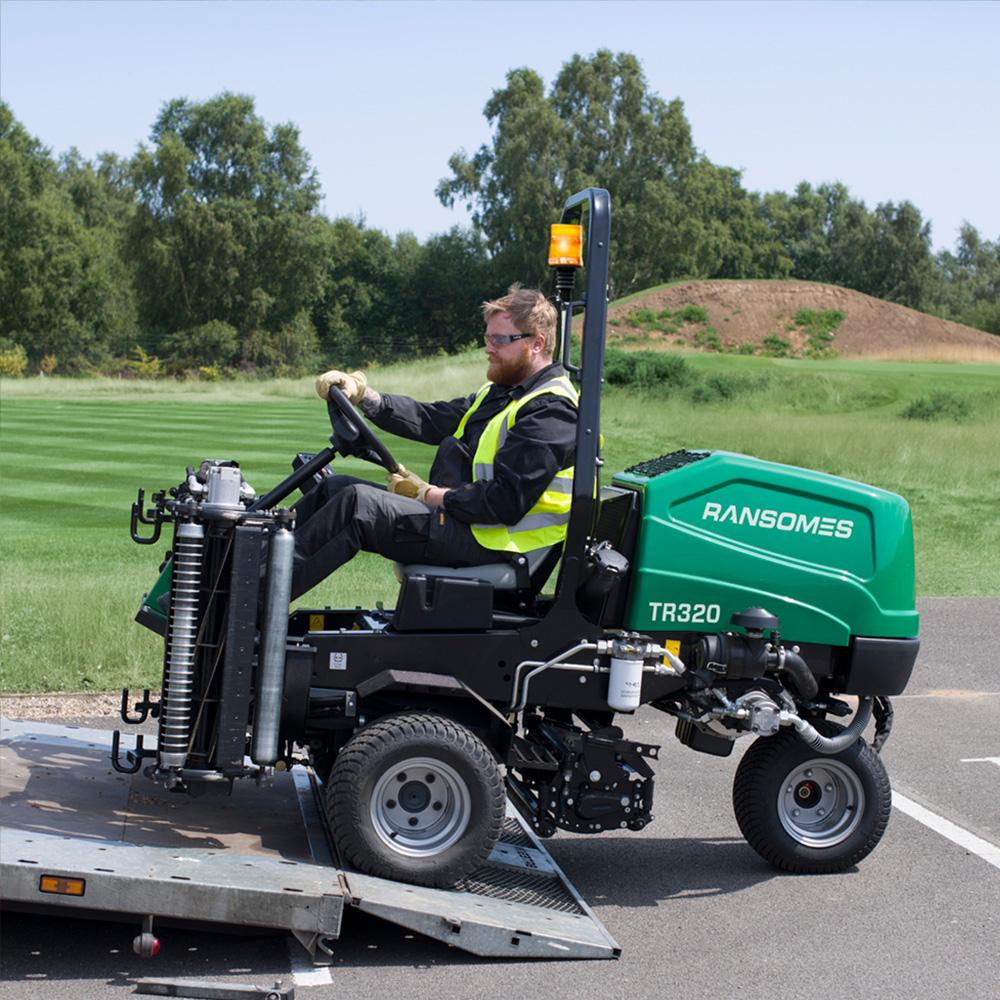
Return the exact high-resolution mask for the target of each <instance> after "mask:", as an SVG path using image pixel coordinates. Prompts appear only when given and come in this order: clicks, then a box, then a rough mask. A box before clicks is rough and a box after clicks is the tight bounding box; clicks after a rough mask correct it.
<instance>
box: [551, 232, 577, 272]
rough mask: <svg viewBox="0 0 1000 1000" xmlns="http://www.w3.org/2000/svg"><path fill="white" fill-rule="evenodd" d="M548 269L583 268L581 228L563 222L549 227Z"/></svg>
mask: <svg viewBox="0 0 1000 1000" xmlns="http://www.w3.org/2000/svg"><path fill="white" fill-rule="evenodd" d="M549 267H583V226H578V225H572V224H568V223H565V222H557V223H554V224H553V225H552V226H551V231H550V234H549Z"/></svg>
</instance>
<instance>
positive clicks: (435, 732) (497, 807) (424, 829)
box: [326, 713, 506, 887]
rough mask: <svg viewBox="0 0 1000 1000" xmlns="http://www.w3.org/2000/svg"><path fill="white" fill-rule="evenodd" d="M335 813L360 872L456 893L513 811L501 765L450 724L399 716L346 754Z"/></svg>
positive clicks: (343, 847)
mask: <svg viewBox="0 0 1000 1000" xmlns="http://www.w3.org/2000/svg"><path fill="white" fill-rule="evenodd" d="M326 810H327V816H328V818H329V820H330V827H331V829H332V831H333V837H334V842H335V843H336V845H337V849H338V850H339V851H340V853H341V855H342V857H343V860H344V861H346V862H347V863H348V864H350V865H352V866H353V867H355V868H357V869H359V870H360V871H363V872H367V873H368V874H371V875H378V876H381V877H383V878H391V879H398V880H400V881H403V882H413V883H415V884H418V885H431V886H439V887H443V886H450V885H454V884H455V882H457V881H458V880H459V879H461V878H462V877H463V876H465V875H468V874H469V873H470V872H471V871H473V869H475V868H477V867H479V866H480V865H482V864H483V863H484V862H485V861H486V859H487V858H488V857H489V854H490V851H491V850H492V849H493V845H494V844H495V843H496V841H497V838H498V837H499V836H500V830H501V827H502V826H503V820H504V814H505V810H506V796H505V794H504V784H503V778H502V776H501V774H500V770H499V768H498V767H497V763H496V761H495V760H494V759H493V755H492V754H491V753H490V751H489V750H488V749H487V748H486V746H485V745H484V744H483V742H482V741H481V740H480V739H479V738H478V737H477V736H476V735H475V734H473V733H472V732H470V731H469V730H468V729H466V728H465V727H464V726H462V725H460V724H458V723H457V722H453V721H452V720H450V719H447V718H443V717H441V716H436V715H430V714H423V713H419V714H418V713H407V714H403V715H395V716H389V717H388V718H385V719H381V720H379V721H378V722H376V723H374V724H373V725H371V726H369V727H367V728H366V729H364V730H362V731H361V732H360V733H358V734H357V735H356V736H354V737H353V738H352V739H351V740H350V741H349V742H348V743H347V744H346V745H345V746H344V748H343V749H342V750H341V751H340V753H339V754H338V756H337V759H336V761H335V763H334V765H333V769H332V770H331V772H330V780H329V781H328V783H327V791H326Z"/></svg>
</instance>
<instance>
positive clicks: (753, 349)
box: [736, 344, 757, 354]
mask: <svg viewBox="0 0 1000 1000" xmlns="http://www.w3.org/2000/svg"><path fill="white" fill-rule="evenodd" d="M736 353H737V354H756V353H757V345H756V344H740V346H739V347H737V348H736Z"/></svg>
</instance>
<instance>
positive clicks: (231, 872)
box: [0, 719, 620, 962]
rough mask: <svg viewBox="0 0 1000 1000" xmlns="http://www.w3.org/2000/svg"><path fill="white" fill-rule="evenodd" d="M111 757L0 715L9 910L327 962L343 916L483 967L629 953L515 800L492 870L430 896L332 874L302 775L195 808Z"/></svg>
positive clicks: (296, 771)
mask: <svg viewBox="0 0 1000 1000" xmlns="http://www.w3.org/2000/svg"><path fill="white" fill-rule="evenodd" d="M146 742H147V745H149V744H150V742H151V741H150V739H149V738H148V737H147V740H146ZM110 749H111V733H110V732H108V731H105V730H95V729H81V728H76V727H71V726H59V725H52V724H47V723H38V722H17V721H10V720H6V719H4V720H0V886H2V888H0V901H2V902H3V903H4V904H5V905H11V906H17V905H31V906H49V907H53V908H56V907H58V908H60V909H63V910H65V911H66V912H67V913H69V912H71V911H73V910H79V911H87V912H89V913H94V912H96V913H103V914H115V915H122V914H133V915H135V917H136V918H137V919H138V918H142V917H145V916H147V915H153V916H154V917H163V918H167V917H169V918H173V919H181V920H197V921H199V922H208V923H216V924H220V925H225V926H227V927H229V928H232V927H241V926H251V927H274V928H281V929H285V930H288V931H289V932H291V933H293V934H294V935H295V936H296V938H298V940H299V941H300V942H301V943H302V944H303V946H304V947H306V948H307V949H308V950H309V952H310V954H311V955H312V956H313V959H314V960H315V961H317V962H328V961H329V960H330V956H331V943H332V942H333V941H334V940H335V939H336V938H337V937H339V935H340V931H341V924H342V919H343V913H344V910H345V908H356V909H359V910H363V911H365V912H366V913H371V914H373V915H374V916H377V917H380V918H383V919H385V920H388V921H391V922H393V923H395V924H399V925H400V926H403V927H406V928H408V929H411V930H413V931H416V932H419V933H421V934H424V935H426V936H428V937H432V938H436V939H437V940H440V941H443V942H445V943H447V944H449V945H452V946H454V947H457V948H460V949H462V950H465V951H468V952H471V953H473V954H476V955H481V956H486V957H517V956H520V957H524V958H543V957H548V958H615V957H617V956H618V955H619V953H620V949H619V948H618V945H617V944H616V943H615V941H614V939H613V938H612V937H611V936H610V935H609V934H608V932H607V931H606V930H605V928H604V926H603V925H602V924H601V922H600V921H599V920H598V919H597V917H596V916H595V915H594V914H593V912H592V911H591V910H590V908H589V907H588V906H587V904H586V903H585V902H584V901H583V900H582V899H581V898H580V896H579V894H578V893H577V892H576V890H575V889H574V888H573V886H572V885H571V884H570V883H569V881H568V880H567V879H566V877H565V875H564V874H563V873H562V871H561V870H560V869H559V867H558V866H557V865H556V864H555V862H554V861H553V860H552V858H551V857H550V855H549V854H548V852H547V851H546V850H545V849H544V848H543V847H542V845H541V844H540V843H539V841H538V840H537V839H536V838H535V836H534V834H533V833H532V832H531V831H530V830H528V829H527V828H526V827H525V825H524V824H523V823H522V821H521V820H520V817H519V816H517V814H516V813H515V812H514V810H513V808H512V807H511V806H510V805H509V804H508V818H507V822H506V824H505V827H504V832H503V834H502V835H501V840H500V842H499V843H498V844H497V846H496V848H495V849H494V851H493V853H492V854H491V856H490V859H489V862H488V864H487V865H485V866H483V867H482V868H480V869H478V870H477V871H475V872H473V873H472V875H471V876H469V877H468V878H467V879H465V880H464V881H463V882H461V883H459V885H458V886H457V887H456V888H455V889H452V890H442V889H427V888H423V887H420V886H411V885H406V884H404V883H401V882H393V881H389V880H387V879H379V878H374V877H372V876H368V875H362V874H360V873H358V872H354V871H351V870H350V869H346V868H343V867H339V866H337V865H336V864H335V861H334V858H333V856H332V855H331V851H330V847H329V843H328V837H327V832H326V827H325V823H324V820H323V817H322V812H321V810H320V808H319V807H318V804H317V798H316V793H317V788H316V784H317V783H316V781H315V779H314V777H313V776H312V774H311V772H310V771H308V770H307V769H305V768H300V767H296V768H293V769H292V771H291V772H278V773H276V774H275V776H274V780H273V781H272V782H271V783H270V784H269V786H268V787H266V788H257V787H255V786H254V785H253V784H251V783H248V782H239V781H237V782H236V783H235V786H234V791H233V794H232V796H218V797H215V796H203V797H199V798H191V797H189V796H187V795H174V794H172V793H170V792H168V791H166V790H165V789H164V788H162V787H161V786H159V785H156V784H154V783H153V782H152V781H150V780H149V779H148V778H145V777H144V776H143V775H142V774H141V773H140V774H136V775H124V774H119V773H118V772H116V771H115V770H113V769H112V767H111V764H110ZM43 875H46V876H51V877H54V878H55V879H56V880H59V879H63V880H65V879H73V878H75V879H83V880H84V882H85V885H84V891H83V894H82V895H80V896H71V895H62V894H52V893H44V892H42V890H41V877H42V876H43Z"/></svg>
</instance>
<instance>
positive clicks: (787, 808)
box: [778, 757, 865, 848]
mask: <svg viewBox="0 0 1000 1000" xmlns="http://www.w3.org/2000/svg"><path fill="white" fill-rule="evenodd" d="M864 809H865V790H864V786H863V785H862V784H861V780H860V779H859V777H858V775H857V774H856V773H855V772H854V771H852V770H851V769H850V768H849V767H846V766H845V765H843V764H841V763H840V762H839V761H836V760H831V759H829V758H822V757H819V758H816V759H815V760H808V761H806V762H805V763H804V764H799V765H798V766H797V767H795V768H793V769H792V770H791V771H789V772H788V775H787V776H786V778H785V780H784V781H783V782H782V783H781V787H780V788H779V790H778V819H779V820H781V825H782V826H783V827H784V828H785V832H786V833H787V834H788V835H789V836H790V837H792V838H793V839H794V840H796V841H797V842H798V843H800V844H802V845H803V846H804V847H819V848H823V847H835V846H836V845H837V844H840V843H843V842H844V841H845V840H846V839H847V838H848V837H850V835H851V834H852V833H854V831H855V830H856V829H857V828H858V824H859V823H860V822H861V816H862V814H863V813H864Z"/></svg>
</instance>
